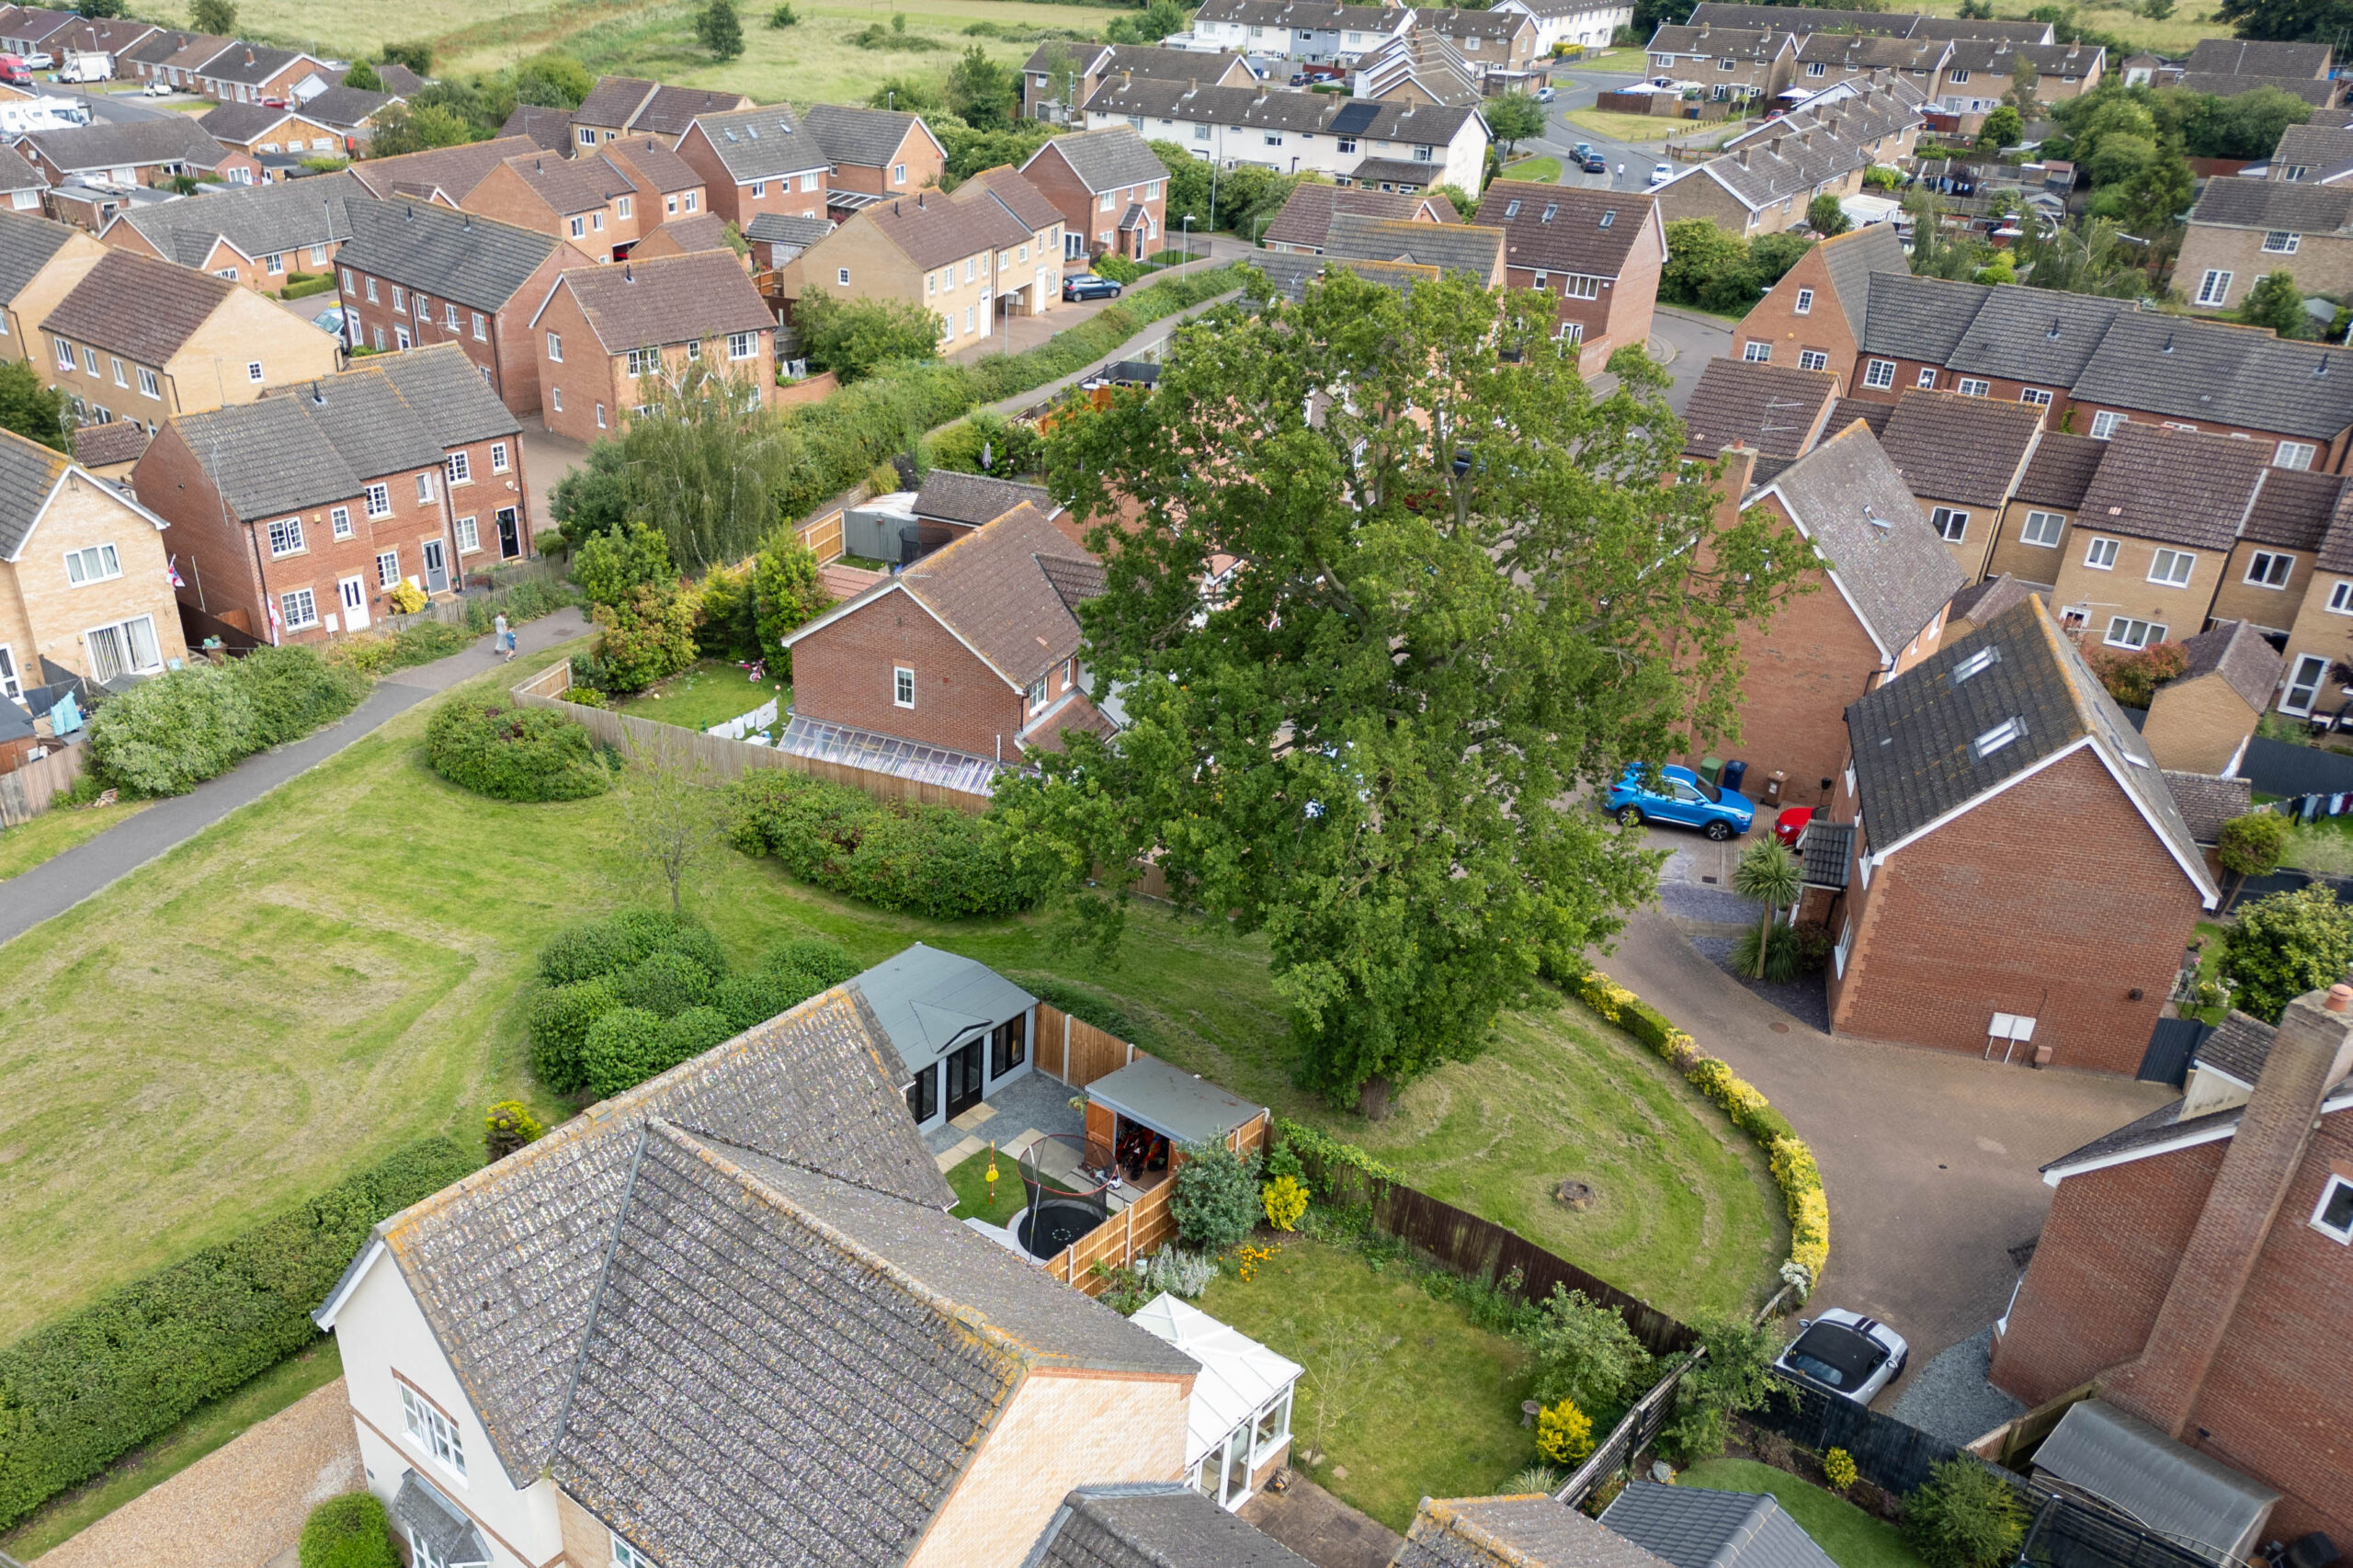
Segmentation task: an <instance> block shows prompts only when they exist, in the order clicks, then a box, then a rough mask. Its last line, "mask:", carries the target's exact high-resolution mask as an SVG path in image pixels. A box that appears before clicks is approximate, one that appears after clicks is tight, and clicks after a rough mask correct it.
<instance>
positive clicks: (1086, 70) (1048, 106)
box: [1021, 43, 1258, 125]
mask: <svg viewBox="0 0 2353 1568" xmlns="http://www.w3.org/2000/svg"><path fill="white" fill-rule="evenodd" d="M1058 49H1059V50H1061V51H1063V52H1064V53H1065V54H1067V55H1068V56H1069V59H1070V74H1069V76H1068V78H1067V80H1066V81H1064V82H1061V83H1058V82H1057V81H1056V80H1055V75H1054V70H1053V54H1054V51H1056V50H1058ZM1122 72H1124V73H1127V74H1131V75H1135V76H1164V77H1166V78H1167V79H1168V80H1170V81H1172V82H1206V83H1208V84H1209V85H1211V86H1213V87H1255V86H1256V85H1258V76H1257V73H1256V72H1254V71H1253V70H1251V69H1250V62H1248V61H1247V60H1245V59H1244V58H1243V57H1242V56H1241V55H1239V54H1234V53H1232V52H1222V53H1217V54H1205V53H1202V52H1200V51H1198V50H1190V49H1161V48H1157V47H1154V46H1152V45H1148V44H1130V43H1041V44H1040V45H1039V46H1038V48H1037V51H1036V52H1035V53H1033V54H1031V55H1030V56H1029V61H1028V62H1026V63H1025V64H1024V65H1023V66H1022V67H1021V115H1022V118H1023V119H1043V120H1050V121H1051V122H1052V123H1054V124H1056V125H1067V124H1070V123H1071V122H1072V121H1073V120H1074V119H1076V118H1077V114H1078V106H1079V105H1081V104H1083V103H1085V102H1086V100H1087V99H1089V98H1091V97H1094V96H1095V89H1096V88H1097V87H1099V86H1101V85H1103V84H1104V83H1105V82H1108V81H1109V80H1110V79H1111V78H1112V77H1114V76H1117V75H1119V74H1121V73H1122Z"/></svg>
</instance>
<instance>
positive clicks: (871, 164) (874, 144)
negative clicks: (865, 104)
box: [801, 104, 923, 169]
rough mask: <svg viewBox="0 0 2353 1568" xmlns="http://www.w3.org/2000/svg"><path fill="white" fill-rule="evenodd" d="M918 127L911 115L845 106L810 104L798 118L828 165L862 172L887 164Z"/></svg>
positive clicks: (918, 123) (920, 122)
mask: <svg viewBox="0 0 2353 1568" xmlns="http://www.w3.org/2000/svg"><path fill="white" fill-rule="evenodd" d="M922 123H923V122H922V121H921V120H920V119H917V118H916V117H915V115H912V114H897V113H893V112H892V111H890V110H888V109H879V108H856V107H854V106H852V105H848V104H812V105H810V106H809V112H808V113H807V114H805V115H803V116H801V129H802V130H803V131H807V132H808V133H809V134H810V135H812V136H813V137H815V138H816V139H817V145H818V146H819V147H820V148H821V149H823V150H824V154H825V157H826V160H827V161H828V162H830V163H835V164H849V165H855V166H857V167H858V168H865V169H879V168H881V167H882V166H883V165H886V164H888V163H889V162H890V161H891V160H892V157H893V156H895V155H896V154H897V153H898V151H899V143H900V142H903V141H904V140H906V135H907V131H908V130H909V129H910V128H912V127H914V126H916V125H920V124H922Z"/></svg>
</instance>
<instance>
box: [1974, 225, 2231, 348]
mask: <svg viewBox="0 0 2353 1568" xmlns="http://www.w3.org/2000/svg"><path fill="white" fill-rule="evenodd" d="M2211 183H2220V182H2211ZM1967 297H1968V296H1967V294H1965V293H1963V294H1955V295H1952V296H1951V298H1952V302H1953V306H1954V307H1955V309H1956V312H1957V310H1958V307H1959V306H1960V304H1961V301H1963V300H1964V299H1966V298H1967ZM2131 308H2132V307H2131V304H2130V303H2129V302H2128V301H2123V300H2104V299H2100V298H2098V297H2097V296H2095V295H2090V294H2065V293H2061V292H2059V291H2058V290H2053V289H2019V288H2014V287H1997V288H1994V289H1992V290H1988V291H1986V292H1984V294H1982V295H1981V296H1979V298H1978V303H1977V309H1976V312H1975V313H1974V314H1973V315H1972V316H1971V317H1970V319H1969V324H1968V327H1967V328H1966V330H1964V331H1963V332H1962V333H1961V339H1960V341H1959V342H1958V343H1956V344H1954V345H1953V347H1952V348H1951V350H1950V352H1949V353H1948V354H1947V355H1946V356H1945V363H1946V364H1947V365H1949V366H1950V367H1951V368H1952V369H1956V370H1961V371H1966V372H1967V373H1969V374H1971V375H1976V376H1998V377H2001V378H2002V379H2004V380H2005V381H2025V382H2027V383H2029V385H2031V384H2034V383H2037V382H2040V384H2041V385H2043V386H2044V387H2046V388H2051V389H2054V390H2055V389H2057V388H2062V387H2068V386H2072V385H2074V384H2075V377H2076V376H2077V375H2078V374H2080V373H2081V372H2082V370H2083V368H2084V366H2085V365H2086V363H2087V362H2088V361H2089V360H2090V359H2091V357H2092V354H2093V352H2094V350H2096V349H2097V348H2098V347H2099V342H2100V338H2101V336H2102V335H2104V334H2105V333H2106V332H2107V331H2108V329H2109V324H2111V323H2113V322H2114V321H2115V320H2116V318H2117V317H2118V316H2119V315H2120V314H2123V313H2124V312H2128V311H2130V310H2131Z"/></svg>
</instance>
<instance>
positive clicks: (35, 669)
mask: <svg viewBox="0 0 2353 1568" xmlns="http://www.w3.org/2000/svg"><path fill="white" fill-rule="evenodd" d="M170 526H171V525H170V524H168V523H166V522H165V520H164V519H163V518H162V517H158V516H156V515H155V514H154V513H153V512H151V511H149V510H148V509H147V508H146V507H144V506H141V505H140V504H139V503H138V502H136V501H133V500H132V499H131V498H130V497H129V496H127V495H125V494H123V493H122V492H121V491H119V490H118V489H117V488H115V487H114V486H113V485H111V484H108V483H106V482H105V481H104V480H102V479H100V478H98V477H97V475H96V474H94V473H92V472H90V471H89V470H87V469H85V468H84V467H83V466H82V465H81V464H79V463H77V462H75V461H74V460H72V459H70V458H68V457H66V456H65V455H64V454H63V452H57V451H52V450H51V449H49V448H47V447H44V446H40V445H39V444H38V443H35V442H32V441H28V440H27V439H25V438H24V437H22V436H19V435H17V434H16V433H15V432H14V431H7V430H0V700H6V699H15V698H17V697H21V696H22V695H23V694H24V691H25V688H26V687H34V686H41V685H45V684H47V682H46V681H45V680H44V679H43V677H42V675H41V662H42V661H43V660H47V661H48V662H49V663H50V664H52V665H62V666H63V667H64V668H66V669H69V670H72V671H73V672H74V674H75V675H78V676H82V677H84V678H85V679H86V680H90V681H93V682H97V683H98V684H101V685H103V684H104V683H106V682H108V681H110V680H114V679H117V678H119V677H120V676H147V675H158V674H161V673H162V672H163V671H164V670H165V669H166V668H176V667H177V666H178V665H179V664H180V663H181V661H183V660H185V659H186V658H187V657H188V644H187V643H186V642H183V641H182V640H181V636H180V617H179V608H178V606H177V604H176V601H175V600H174V599H173V597H172V575H171V554H170V550H169V547H167V546H166V545H165V542H164V532H165V529H166V528H169V527H170Z"/></svg>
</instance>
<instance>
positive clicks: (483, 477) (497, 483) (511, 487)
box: [447, 433, 535, 572]
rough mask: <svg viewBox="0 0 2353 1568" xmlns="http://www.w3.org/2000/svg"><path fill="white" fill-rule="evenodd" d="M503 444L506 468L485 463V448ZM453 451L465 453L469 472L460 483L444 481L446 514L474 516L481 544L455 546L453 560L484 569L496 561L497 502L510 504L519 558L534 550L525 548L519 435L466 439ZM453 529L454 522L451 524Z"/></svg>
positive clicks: (526, 502)
mask: <svg viewBox="0 0 2353 1568" xmlns="http://www.w3.org/2000/svg"><path fill="white" fill-rule="evenodd" d="M501 445H503V446H505V447H506V472H503V473H502V472H498V471H496V470H495V469H494V468H493V467H492V466H491V450H490V449H491V448H492V447H494V446H501ZM451 450H453V451H462V452H464V453H465V454H466V472H468V473H469V474H470V475H471V476H472V477H471V479H470V480H469V482H468V483H464V484H451V485H449V486H448V487H447V489H448V493H449V516H450V517H451V519H452V521H453V523H454V520H455V519H457V518H459V517H472V518H473V519H474V530H475V537H476V539H478V540H480V541H481V548H480V549H478V550H472V551H461V552H460V555H459V557H458V561H459V564H460V565H461V566H462V567H464V568H465V570H467V571H469V572H481V571H486V570H487V569H489V568H490V567H492V566H494V565H496V564H497V563H498V562H499V561H500V559H501V557H500V555H499V547H498V513H499V510H500V508H502V507H506V506H512V507H514V508H515V535H516V542H517V544H518V545H520V546H521V547H522V553H521V555H518V556H516V557H513V558H512V559H516V560H521V559H524V558H525V557H528V556H529V555H531V554H533V553H535V552H534V551H533V550H532V548H531V526H532V525H531V485H530V482H529V480H528V479H526V478H525V477H524V476H523V437H522V436H521V435H520V434H519V433H517V434H516V435H513V436H502V437H494V438H493V439H490V440H483V441H469V442H467V443H466V444H465V445H463V446H461V447H455V448H452V449H451ZM452 531H454V528H453V530H452Z"/></svg>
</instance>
